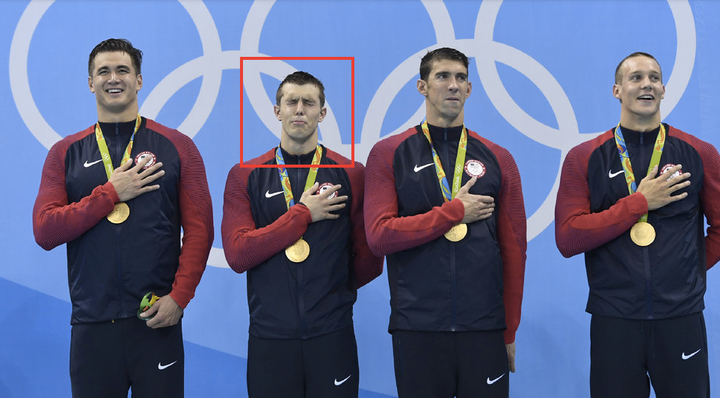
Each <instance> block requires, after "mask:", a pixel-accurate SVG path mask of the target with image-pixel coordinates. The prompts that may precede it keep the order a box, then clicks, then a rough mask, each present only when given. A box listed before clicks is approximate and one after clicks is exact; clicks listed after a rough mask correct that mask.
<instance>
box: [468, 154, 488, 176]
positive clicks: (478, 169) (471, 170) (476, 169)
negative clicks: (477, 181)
mask: <svg viewBox="0 0 720 398" xmlns="http://www.w3.org/2000/svg"><path fill="white" fill-rule="evenodd" d="M486 170H487V169H486V168H485V165H484V164H483V163H482V162H481V161H479V160H475V159H470V160H468V161H467V162H465V173H467V175H469V176H470V178H472V177H477V178H480V177H482V176H484V175H485V171H486Z"/></svg>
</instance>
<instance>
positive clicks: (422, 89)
mask: <svg viewBox="0 0 720 398" xmlns="http://www.w3.org/2000/svg"><path fill="white" fill-rule="evenodd" d="M417 91H418V92H419V93H420V94H422V95H423V97H427V82H426V81H425V80H423V79H418V81H417Z"/></svg>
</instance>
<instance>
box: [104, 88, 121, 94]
mask: <svg viewBox="0 0 720 398" xmlns="http://www.w3.org/2000/svg"><path fill="white" fill-rule="evenodd" d="M105 91H106V92H107V93H108V94H120V93H122V92H123V91H122V90H121V89H119V88H111V89H107V90H105Z"/></svg>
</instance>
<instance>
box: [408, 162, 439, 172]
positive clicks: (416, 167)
mask: <svg viewBox="0 0 720 398" xmlns="http://www.w3.org/2000/svg"><path fill="white" fill-rule="evenodd" d="M434 164H435V163H428V164H425V165H422V166H420V167H418V165H415V168H414V169H413V170H415V172H416V173H417V172H418V171H420V170H422V169H424V168H426V167H430V166H432V165H434Z"/></svg>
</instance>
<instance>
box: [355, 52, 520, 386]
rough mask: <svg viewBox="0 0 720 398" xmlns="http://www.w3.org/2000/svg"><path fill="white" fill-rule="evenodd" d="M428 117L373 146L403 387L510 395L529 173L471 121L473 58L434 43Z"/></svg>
mask: <svg viewBox="0 0 720 398" xmlns="http://www.w3.org/2000/svg"><path fill="white" fill-rule="evenodd" d="M417 90H418V92H419V93H420V94H421V95H423V96H424V97H425V113H426V116H427V119H426V121H425V122H424V123H422V124H420V125H418V126H415V127H413V128H410V129H409V130H407V131H405V132H404V133H401V134H398V135H395V136H392V137H389V138H386V139H384V140H382V141H380V142H378V143H377V144H376V145H375V146H374V147H373V149H372V151H371V152H370V156H369V158H368V164H367V184H366V190H365V198H366V200H365V224H366V229H367V234H368V241H369V242H370V247H371V248H372V250H373V251H374V252H375V254H377V255H386V256H387V266H388V279H389V282H390V295H391V297H390V306H391V310H392V312H391V315H390V327H389V331H390V333H391V334H392V340H393V352H394V360H395V380H396V384H397V389H398V394H399V396H400V398H406V397H407V398H421V397H428V398H450V397H454V396H457V397H490V398H493V397H507V396H508V391H509V378H510V376H509V374H508V372H514V371H515V332H516V331H517V328H518V325H519V323H520V308H521V303H522V293H523V281H524V274H525V252H526V248H527V241H526V220H525V208H524V205H523V195H522V188H521V185H520V174H519V173H518V169H517V166H516V164H515V161H514V160H513V158H512V156H511V155H510V153H508V151H507V150H505V149H504V148H502V147H500V146H499V145H497V144H494V143H492V142H490V141H489V140H487V139H486V138H483V137H481V136H479V135H478V134H477V133H475V132H474V131H471V130H469V129H466V128H465V125H464V106H465V101H466V100H467V98H468V97H470V93H471V91H472V84H471V83H470V81H469V79H468V58H467V57H466V56H465V54H463V53H461V52H460V51H457V50H455V49H452V48H439V49H436V50H433V51H431V52H429V53H427V54H426V55H425V56H424V57H423V59H422V61H421V63H420V79H419V80H418V81H417Z"/></svg>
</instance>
